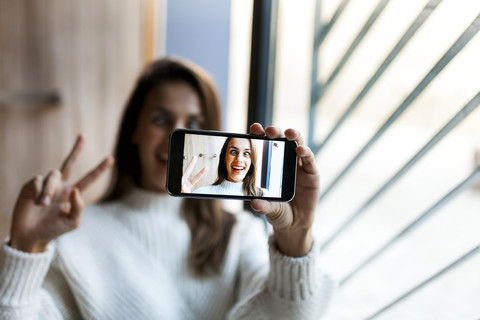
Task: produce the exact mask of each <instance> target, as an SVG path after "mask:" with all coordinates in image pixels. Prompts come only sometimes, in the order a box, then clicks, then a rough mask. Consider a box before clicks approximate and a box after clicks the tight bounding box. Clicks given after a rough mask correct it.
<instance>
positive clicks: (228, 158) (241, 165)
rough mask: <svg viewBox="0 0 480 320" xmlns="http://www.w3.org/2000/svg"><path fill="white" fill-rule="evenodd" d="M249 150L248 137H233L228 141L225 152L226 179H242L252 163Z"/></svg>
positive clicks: (237, 180) (238, 180) (235, 180)
mask: <svg viewBox="0 0 480 320" xmlns="http://www.w3.org/2000/svg"><path fill="white" fill-rule="evenodd" d="M251 152H252V150H251V146H250V141H249V140H248V139H242V138H233V139H232V140H230V141H229V142H228V146H227V153H226V154H225V165H226V166H227V180H228V181H231V182H242V181H243V178H245V176H246V175H247V172H248V170H249V169H250V165H251V164H252V159H251Z"/></svg>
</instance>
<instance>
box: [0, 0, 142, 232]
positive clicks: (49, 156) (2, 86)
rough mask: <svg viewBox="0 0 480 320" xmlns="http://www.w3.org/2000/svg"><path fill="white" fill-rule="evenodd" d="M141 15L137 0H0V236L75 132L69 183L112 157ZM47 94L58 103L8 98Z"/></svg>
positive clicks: (132, 74)
mask: <svg viewBox="0 0 480 320" xmlns="http://www.w3.org/2000/svg"><path fill="white" fill-rule="evenodd" d="M145 1H147V0H145ZM144 15H145V11H144V2H143V1H127V0H125V1H116V0H106V1H94V0H84V1H75V0H16V1H11V0H0V159H1V161H0V186H1V191H0V238H4V237H5V236H7V235H8V230H9V226H10V220H11V212H12V208H13V205H14V201H15V198H16V196H17V194H18V192H19V189H20V187H21V185H22V184H23V183H24V182H25V181H26V180H27V179H29V178H30V177H32V176H34V175H35V174H46V173H47V172H48V171H49V170H50V169H52V168H55V167H58V166H60V164H61V162H62V160H63V158H64V157H65V156H66V154H67V153H68V151H69V150H70V148H71V146H72V144H73V142H74V140H75V137H76V135H77V134H78V133H83V134H84V135H85V136H86V137H87V145H86V148H85V150H84V152H83V154H82V155H81V157H80V159H79V163H78V166H77V168H76V172H75V174H74V177H73V178H74V179H75V178H78V177H79V176H80V174H82V173H84V172H86V171H87V170H88V169H90V168H91V167H92V166H94V165H95V164H96V163H97V162H98V161H100V160H101V159H102V158H103V157H104V156H105V155H107V154H111V152H112V149H113V144H114V141H115V138H116V132H117V126H118V121H119V118H120V116H121V112H122V110H123V106H124V103H125V100H126V98H127V95H128V94H129V91H130V89H131V88H132V86H133V83H134V81H135V79H136V77H137V75H138V73H139V71H140V70H141V67H142V65H143V59H144V53H143V50H144V44H143V42H144V41H145V39H144V36H143V31H144V28H145V25H144V22H143V21H144V18H143V17H144ZM48 92H58V93H59V95H60V98H61V102H60V103H59V104H56V105H55V104H53V105H52V104H50V103H46V104H45V103H33V104H32V103H21V102H20V100H19V99H18V97H17V98H13V99H12V98H11V94H12V93H15V94H17V93H21V94H24V93H36V94H38V93H40V94H41V93H48ZM106 182H107V179H106V177H104V179H102V180H101V181H99V182H98V183H97V184H95V185H94V186H92V188H91V189H90V190H88V191H87V193H86V194H85V197H86V199H87V201H93V200H95V199H96V198H97V197H98V195H100V194H101V192H102V191H103V189H104V187H105V184H106Z"/></svg>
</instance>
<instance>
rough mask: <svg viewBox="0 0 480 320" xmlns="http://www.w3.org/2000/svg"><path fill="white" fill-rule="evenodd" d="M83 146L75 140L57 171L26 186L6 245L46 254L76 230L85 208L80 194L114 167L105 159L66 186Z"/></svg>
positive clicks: (34, 179)
mask: <svg viewBox="0 0 480 320" xmlns="http://www.w3.org/2000/svg"><path fill="white" fill-rule="evenodd" d="M84 144H85V138H84V137H83V136H81V135H79V136H78V138H77V140H76V142H75V145H74V146H73V149H72V151H71V152H70V154H69V155H68V157H67V158H66V159H65V161H64V162H63V165H62V167H61V169H60V170H58V169H57V170H52V171H50V172H49V173H48V174H47V175H46V176H45V177H43V176H40V175H38V176H36V177H34V178H32V179H31V180H29V181H28V182H27V183H25V184H24V185H23V187H22V189H21V191H20V194H19V196H18V199H17V202H16V204H15V208H14V210H13V219H12V226H11V230H10V243H9V245H10V246H11V247H13V248H15V249H18V250H22V251H25V252H31V253H35V252H42V251H45V249H46V247H47V245H48V243H49V242H50V241H52V240H53V239H56V238H57V237H58V236H60V235H62V234H64V233H66V232H69V231H71V230H73V229H75V228H77V227H78V226H79V224H80V218H81V214H82V210H83V207H84V201H83V199H82V196H81V192H82V191H83V190H85V189H86V188H87V187H88V186H89V185H91V184H92V182H94V181H95V180H97V178H98V177H99V176H100V175H101V174H102V173H103V172H105V171H106V170H107V169H108V168H110V167H111V166H112V165H113V162H114V161H113V158H112V157H107V158H105V159H104V160H103V161H102V162H100V164H99V165H97V167H95V168H94V169H93V170H91V171H90V172H89V173H87V174H86V175H85V176H84V177H83V178H81V179H80V180H79V181H77V182H76V183H75V184H70V183H69V181H68V180H69V177H70V174H71V171H72V168H73V166H74V164H75V162H76V160H77V158H78V156H79V155H80V152H81V150H82V148H83V145H84Z"/></svg>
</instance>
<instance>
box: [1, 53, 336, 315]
mask: <svg viewBox="0 0 480 320" xmlns="http://www.w3.org/2000/svg"><path fill="white" fill-rule="evenodd" d="M219 112H220V107H219V103H218V99H217V96H216V92H215V88H214V86H213V84H212V81H211V80H210V78H209V77H208V76H207V75H206V74H205V73H204V72H203V71H202V70H200V69H199V68H198V67H196V66H193V65H191V64H189V63H186V62H182V61H178V60H173V59H162V60H159V61H156V62H154V63H152V64H151V65H149V66H148V67H147V68H146V69H145V71H144V72H143V73H142V74H141V76H140V78H139V80H138V82H137V85H136V87H135V89H134V90H133V93H132V95H131V97H130V99H129V101H128V103H127V107H126V110H125V113H124V116H123V119H122V122H121V126H120V133H119V137H118V141H117V146H116V149H115V159H116V162H115V166H114V167H113V170H114V174H113V175H112V182H111V188H110V189H109V192H108V194H107V196H106V197H105V199H104V200H103V201H101V202H100V203H99V204H96V205H91V206H87V207H85V208H84V203H83V200H82V195H81V193H82V191H83V190H85V189H86V188H87V187H88V186H89V185H90V184H91V183H92V182H93V181H95V180H96V179H97V177H98V176H99V175H101V174H102V173H103V172H105V171H106V170H107V169H108V168H110V167H112V165H113V159H112V158H111V157H108V158H106V159H104V160H103V161H102V162H101V163H100V164H99V165H98V166H97V167H96V168H95V169H93V170H92V171H91V172H90V173H88V174H87V175H85V177H83V178H82V179H80V180H79V181H78V182H76V183H73V184H72V183H71V182H69V176H70V173H71V172H72V170H73V168H74V166H75V160H76V159H77V157H78V156H79V153H80V151H81V149H82V146H83V145H84V143H85V141H84V138H83V137H82V136H80V137H79V138H78V139H77V142H76V143H75V145H74V147H73V150H72V152H71V153H70V155H69V156H68V157H67V159H66V160H65V162H64V164H63V165H62V167H61V168H60V169H58V170H52V171H51V172H50V173H48V174H47V175H46V176H44V177H42V176H37V177H35V178H33V179H32V180H30V181H29V182H27V183H26V184H25V185H24V186H23V188H22V190H21V191H20V194H19V197H18V199H17V202H16V205H15V208H14V212H13V220H12V226H11V232H10V238H9V240H8V241H6V242H5V243H4V244H3V245H2V246H1V247H0V319H226V318H228V319H318V318H319V317H320V316H321V315H322V314H324V312H325V310H326V307H327V305H328V303H329V301H330V297H331V289H332V282H331V280H330V278H329V277H328V276H326V275H325V274H324V273H323V272H322V271H321V270H319V269H318V266H317V260H318V254H319V252H318V251H319V250H318V245H317V244H316V242H314V241H313V238H312V232H311V228H312V223H313V219H314V215H315V207H316V203H317V201H318V196H319V178H318V173H317V170H316V167H315V162H314V156H313V154H312V152H311V151H310V150H309V149H308V148H307V147H305V146H303V140H302V137H301V136H300V135H299V134H298V132H297V131H295V130H292V129H289V130H287V131H285V136H286V137H287V138H288V139H290V140H296V141H297V143H298V145H299V147H298V148H297V154H298V156H299V157H300V159H301V160H300V165H299V168H298V176H297V192H296V194H297V196H296V198H295V199H294V200H292V201H291V202H290V203H288V204H287V203H269V202H266V201H261V200H255V201H252V208H253V209H255V210H256V211H257V212H258V213H259V214H264V215H265V216H266V217H267V219H268V221H269V222H270V223H271V224H272V227H273V231H274V233H273V235H271V236H270V237H269V238H267V236H266V235H265V233H264V228H263V225H262V223H261V222H260V221H259V219H256V218H253V217H251V216H250V215H249V214H247V213H238V214H236V215H233V214H230V213H227V212H225V211H224V210H223V209H222V207H221V205H220V202H219V201H217V200H205V199H185V200H182V199H180V198H174V197H170V196H168V195H167V194H166V192H165V182H166V165H167V150H168V136H169V133H170V132H171V131H172V130H174V129H175V128H195V129H217V130H218V129H219V128H220V124H219V119H220V116H219ZM250 132H251V134H256V135H265V134H266V135H267V136H269V137H271V138H274V137H278V136H280V135H282V132H281V131H280V130H279V129H278V128H274V127H269V128H266V129H265V130H264V129H263V128H262V126H261V125H259V124H254V125H252V126H251V130H250Z"/></svg>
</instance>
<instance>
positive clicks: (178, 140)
mask: <svg viewBox="0 0 480 320" xmlns="http://www.w3.org/2000/svg"><path fill="white" fill-rule="evenodd" d="M185 134H198V135H205V136H220V137H238V138H249V139H258V140H271V141H283V142H285V152H284V158H283V163H284V167H283V178H282V179H283V180H282V195H281V197H280V198H277V197H256V196H235V195H218V194H196V193H182V192H181V181H182V175H183V153H184V143H185ZM296 147H297V142H296V141H290V140H288V139H287V138H275V139H270V138H268V137H267V136H256V135H249V134H244V133H232V132H223V131H214V130H193V129H176V130H174V131H173V132H172V133H171V134H170V141H169V147H168V166H167V168H168V169H167V185H166V189H167V192H168V193H169V194H170V195H172V196H177V197H188V198H206V199H238V200H251V199H264V200H268V201H290V200H292V199H293V197H294V196H295V180H296V174H297V161H298V159H297V154H296V151H295V149H296ZM173 151H175V152H173Z"/></svg>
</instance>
